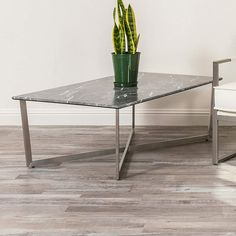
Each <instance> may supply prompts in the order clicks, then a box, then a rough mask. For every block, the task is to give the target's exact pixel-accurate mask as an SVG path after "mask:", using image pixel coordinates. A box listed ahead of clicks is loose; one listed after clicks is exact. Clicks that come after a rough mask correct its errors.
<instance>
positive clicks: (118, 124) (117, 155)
mask: <svg viewBox="0 0 236 236" xmlns="http://www.w3.org/2000/svg"><path fill="white" fill-rule="evenodd" d="M116 179H117V180H119V179H120V110H119V109H116Z"/></svg>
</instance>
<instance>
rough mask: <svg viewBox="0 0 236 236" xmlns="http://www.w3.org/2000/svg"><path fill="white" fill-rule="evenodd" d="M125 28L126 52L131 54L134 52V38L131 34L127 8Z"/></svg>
mask: <svg viewBox="0 0 236 236" xmlns="http://www.w3.org/2000/svg"><path fill="white" fill-rule="evenodd" d="M125 30H126V35H127V40H128V52H129V53H131V54H135V52H136V48H135V44H134V40H133V36H132V31H131V29H130V25H129V19H128V10H126V18H125Z"/></svg>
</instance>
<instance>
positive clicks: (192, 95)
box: [0, 0, 236, 125]
mask: <svg viewBox="0 0 236 236" xmlns="http://www.w3.org/2000/svg"><path fill="white" fill-rule="evenodd" d="M125 2H126V3H127V0H125ZM130 2H131V3H132V4H133V6H134V8H135V11H136V15H137V16H136V17H137V23H138V29H139V32H140V33H141V39H140V51H141V52H142V58H141V70H142V71H150V72H168V73H180V74H198V75H211V73H212V68H211V62H212V60H214V59H218V58H224V57H227V56H229V55H236V28H235V22H236V1H235V0H178V1H177V0H145V1H143V0H130ZM114 4H115V0H112V1H111V0H99V1H98V0H0V82H1V84H0V86H1V87H0V125H6V124H8V125H10V124H13V125H14V124H19V123H20V117H19V110H18V103H17V102H16V101H12V100H11V96H12V95H17V94H21V93H26V92H31V91H35V90H41V89H46V88H52V87H54V86H61V85H66V84H70V83H76V82H81V81H86V80H91V79H95V78H99V77H101V76H106V75H110V74H112V73H113V70H112V63H111V55H110V53H111V51H112V43H111V29H112V10H113V6H114ZM222 72H223V74H224V76H225V81H226V82H228V81H232V80H233V79H234V78H235V77H234V75H235V76H236V69H235V65H233V64H231V66H230V65H225V66H223V67H222ZM209 94H210V89H209V86H208V87H205V88H201V89H196V90H194V91H191V92H186V93H183V94H181V95H175V96H172V97H170V98H168V99H161V100H159V101H156V102H151V103H147V104H144V105H139V106H138V107H137V113H138V117H137V119H138V123H139V124H165V125H184V124H204V123H205V124H206V121H207V111H208V107H209V97H210V96H209ZM29 112H30V121H31V123H32V124H112V123H113V121H114V118H113V113H111V110H101V113H100V109H93V108H82V107H79V108H76V107H70V106H61V105H47V104H36V103H35V104H30V106H29ZM127 121H129V111H128V110H127V111H125V115H124V122H127Z"/></svg>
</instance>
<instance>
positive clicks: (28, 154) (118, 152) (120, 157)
mask: <svg viewBox="0 0 236 236" xmlns="http://www.w3.org/2000/svg"><path fill="white" fill-rule="evenodd" d="M215 79H216V77H215ZM215 79H214V80H213V83H211V84H212V97H211V108H210V117H209V126H208V132H206V134H203V135H199V136H191V137H185V138H178V139H171V140H167V141H162V142H155V143H148V144H142V145H135V146H131V142H132V139H133V137H134V134H135V105H132V127H131V131H130V134H129V137H128V141H127V143H126V146H125V147H120V109H122V108H120V109H115V124H116V125H115V134H116V135H115V150H114V149H107V150H102V151H97V152H88V153H83V154H79V155H77V156H76V157H75V156H73V157H71V159H68V160H72V159H73V160H74V159H76V158H79V157H81V156H87V157H88V156H96V155H108V154H114V153H115V157H116V175H115V176H116V179H117V180H119V179H120V174H121V171H122V167H123V164H124V161H125V158H126V157H127V154H128V152H129V150H131V148H133V149H135V150H144V149H149V150H150V149H156V148H163V147H170V146H177V145H184V144H191V143H197V142H204V141H209V140H211V139H212V114H213V111H214V110H213V105H214V101H213V98H214V90H213V86H214V85H215V84H216V80H215ZM20 109H21V119H22V128H23V137H24V149H25V158H26V166H27V167H29V168H34V167H35V165H36V164H37V161H34V162H33V160H32V151H31V141H30V131H29V122H28V114H27V104H26V101H24V100H20ZM122 152H123V153H122Z"/></svg>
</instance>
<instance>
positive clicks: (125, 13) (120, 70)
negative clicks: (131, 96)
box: [112, 0, 140, 87]
mask: <svg viewBox="0 0 236 236" xmlns="http://www.w3.org/2000/svg"><path fill="white" fill-rule="evenodd" d="M117 15H118V22H119V23H118V24H117V23H116V16H117ZM113 18H114V28H113V32H112V39H113V46H114V53H112V59H113V67H114V73H115V82H114V84H115V87H136V86H137V78H138V68H139V60H140V52H137V47H138V42H139V37H140V35H138V34H137V29H136V20H135V14H134V10H133V8H132V7H131V5H129V6H128V8H125V5H124V3H123V1H122V0H117V7H115V8H114V11H113Z"/></svg>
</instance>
